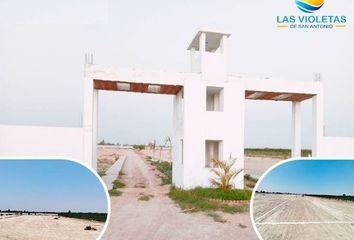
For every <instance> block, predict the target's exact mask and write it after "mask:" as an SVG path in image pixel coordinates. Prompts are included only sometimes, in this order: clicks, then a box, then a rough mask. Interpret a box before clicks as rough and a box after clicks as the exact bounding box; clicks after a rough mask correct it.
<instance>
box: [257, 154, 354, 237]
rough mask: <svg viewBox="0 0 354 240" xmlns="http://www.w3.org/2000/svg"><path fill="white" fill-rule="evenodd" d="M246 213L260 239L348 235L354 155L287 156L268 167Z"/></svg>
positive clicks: (353, 229)
mask: <svg viewBox="0 0 354 240" xmlns="http://www.w3.org/2000/svg"><path fill="white" fill-rule="evenodd" d="M251 218H252V223H253V227H254V228H255V230H256V232H257V235H258V237H259V238H260V239H263V240H273V239H274V240H275V239H276V240H292V239H294V240H295V239H321V240H332V239H343V240H345V239H348V240H350V239H353V236H354V160H319V159H304V160H291V161H287V162H285V163H281V164H280V165H277V166H276V167H274V168H272V169H271V170H268V171H267V173H265V175H263V176H262V177H261V178H260V181H259V182H258V183H257V185H256V187H255V190H254V192H253V195H252V200H251Z"/></svg>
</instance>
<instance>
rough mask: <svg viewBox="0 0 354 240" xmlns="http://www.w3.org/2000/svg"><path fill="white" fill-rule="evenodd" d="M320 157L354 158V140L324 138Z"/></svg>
mask: <svg viewBox="0 0 354 240" xmlns="http://www.w3.org/2000/svg"><path fill="white" fill-rule="evenodd" d="M318 155H319V156H318V157H354V138H344V137H323V138H322V141H321V147H320V152H319V154H318Z"/></svg>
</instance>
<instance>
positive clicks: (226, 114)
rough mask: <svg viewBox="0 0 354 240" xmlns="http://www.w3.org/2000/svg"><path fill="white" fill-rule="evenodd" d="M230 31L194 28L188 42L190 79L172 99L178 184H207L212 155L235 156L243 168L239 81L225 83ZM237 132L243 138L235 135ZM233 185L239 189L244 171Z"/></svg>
mask: <svg viewBox="0 0 354 240" xmlns="http://www.w3.org/2000/svg"><path fill="white" fill-rule="evenodd" d="M229 36H230V34H229V33H221V32H215V31H199V32H197V34H196V35H195V37H194V38H193V40H192V42H191V43H190V45H189V47H188V50H190V51H191V71H192V72H193V73H194V74H193V76H195V77H194V78H193V79H188V80H185V81H184V85H183V94H182V93H181V94H180V95H176V97H175V102H174V110H175V111H174V114H175V115H174V119H175V121H174V131H175V132H174V133H175V134H174V139H175V144H174V159H173V167H174V171H173V182H174V184H175V185H176V186H178V187H183V188H192V187H196V186H210V179H211V178H213V177H215V176H213V174H212V173H211V171H210V168H211V167H212V166H211V164H210V160H211V159H213V158H216V159H222V160H229V158H230V157H232V158H237V163H236V165H235V167H236V168H237V169H242V168H243V145H244V143H243V141H244V140H243V133H244V132H243V126H244V102H245V99H244V91H245V89H244V85H243V84H242V83H240V82H237V81H228V76H227V67H226V54H227V48H226V42H227V38H228V37H229ZM235 136H242V137H235ZM241 175H242V174H240V176H239V177H238V178H237V179H235V182H234V183H235V186H236V187H238V188H243V175H242V176H241Z"/></svg>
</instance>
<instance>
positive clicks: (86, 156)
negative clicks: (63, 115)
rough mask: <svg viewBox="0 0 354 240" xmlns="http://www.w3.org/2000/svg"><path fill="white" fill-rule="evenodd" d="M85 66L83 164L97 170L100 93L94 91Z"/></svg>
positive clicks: (87, 66)
mask: <svg viewBox="0 0 354 240" xmlns="http://www.w3.org/2000/svg"><path fill="white" fill-rule="evenodd" d="M88 68H89V65H86V66H85V79H84V111H83V162H84V163H85V164H87V165H88V166H90V167H92V168H94V169H96V167H97V160H96V159H97V157H96V141H97V109H98V91H97V90H95V89H94V85H93V84H94V83H93V79H92V77H91V76H90V75H89V74H88Z"/></svg>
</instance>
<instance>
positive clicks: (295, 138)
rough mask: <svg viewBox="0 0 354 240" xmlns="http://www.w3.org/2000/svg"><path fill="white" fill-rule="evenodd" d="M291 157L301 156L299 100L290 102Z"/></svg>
mask: <svg viewBox="0 0 354 240" xmlns="http://www.w3.org/2000/svg"><path fill="white" fill-rule="evenodd" d="M291 133H292V134H291V135H292V147H291V157H292V158H296V157H301V102H293V103H292V127H291Z"/></svg>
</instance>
